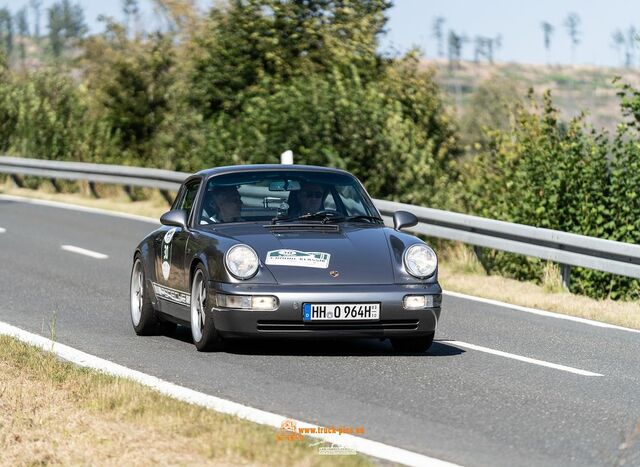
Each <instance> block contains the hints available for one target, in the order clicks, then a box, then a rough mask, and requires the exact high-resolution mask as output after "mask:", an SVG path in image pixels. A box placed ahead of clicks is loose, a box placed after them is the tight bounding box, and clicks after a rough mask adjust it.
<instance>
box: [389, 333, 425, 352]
mask: <svg viewBox="0 0 640 467" xmlns="http://www.w3.org/2000/svg"><path fill="white" fill-rule="evenodd" d="M434 336H435V332H432V333H431V334H429V335H427V336H423V337H392V338H391V345H392V346H393V349H394V350H395V351H397V352H402V353H423V352H426V351H427V350H429V347H431V344H433V337H434Z"/></svg>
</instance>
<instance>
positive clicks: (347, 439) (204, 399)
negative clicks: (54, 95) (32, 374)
mask: <svg viewBox="0 0 640 467" xmlns="http://www.w3.org/2000/svg"><path fill="white" fill-rule="evenodd" d="M0 334H4V335H7V336H11V337H14V338H16V339H18V340H20V341H22V342H25V343H27V344H30V345H33V346H35V347H38V348H40V349H43V350H45V351H48V352H52V353H53V354H55V355H57V356H58V357H60V358H62V359H64V360H67V361H69V362H72V363H75V364H76V365H79V366H82V367H86V368H92V369H94V370H98V371H101V372H103V373H106V374H109V375H113V376H117V377H121V378H128V379H131V380H133V381H136V382H138V383H140V384H143V385H145V386H148V387H150V388H152V389H154V390H156V391H158V392H159V393H161V394H164V395H167V396H170V397H173V398H174V399H178V400H181V401H184V402H188V403H190V404H194V405H199V406H202V407H206V408H209V409H212V410H215V411H216V412H220V413H224V414H229V415H235V416H236V417H238V418H242V419H245V420H249V421H252V422H255V423H260V424H261V425H268V426H271V427H273V428H280V426H281V425H282V422H284V421H285V420H293V421H294V422H295V423H296V426H297V427H298V428H318V425H313V424H311V423H306V422H303V421H300V420H294V419H291V418H289V417H285V416H283V415H278V414H275V413H271V412H266V411H264V410H260V409H255V408H253V407H249V406H246V405H242V404H239V403H237V402H233V401H230V400H226V399H222V398H220V397H215V396H211V395H209V394H205V393H202V392H198V391H194V390H193V389H189V388H186V387H184V386H179V385H177V384H174V383H170V382H169V381H165V380H162V379H160V378H156V377H155V376H151V375H148V374H146V373H142V372H140V371H137V370H132V369H131V368H127V367H125V366H122V365H118V364H117V363H113V362H110V361H109V360H105V359H102V358H100V357H96V356H95V355H91V354H88V353H85V352H82V351H80V350H77V349H74V348H73V347H69V346H67V345H64V344H60V343H58V342H54V341H52V340H51V339H47V338H46V337H42V336H39V335H38V334H33V333H31V332H28V331H25V330H23V329H20V328H17V327H15V326H12V325H10V324H8V323H3V322H0ZM274 436H275V435H274ZM305 436H310V437H312V438H317V439H322V440H324V441H326V442H328V443H334V444H336V445H338V446H343V447H345V448H349V449H353V450H356V451H358V452H360V453H362V454H366V455H369V456H372V457H377V458H379V459H384V460H388V461H390V462H397V463H400V464H405V465H409V466H426V467H458V466H457V464H452V463H449V462H446V461H442V460H440V459H435V458H433V457H429V456H425V455H423V454H418V453H416V452H412V451H407V450H406V449H401V448H397V447H394V446H390V445H388V444H383V443H379V442H377V441H372V440H370V439H366V438H361V437H359V436H354V435H348V434H342V435H340V434H329V433H323V434H305Z"/></svg>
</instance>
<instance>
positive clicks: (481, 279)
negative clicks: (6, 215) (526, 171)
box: [0, 182, 640, 329]
mask: <svg viewBox="0 0 640 467" xmlns="http://www.w3.org/2000/svg"><path fill="white" fill-rule="evenodd" d="M110 189H111V192H109V191H106V193H105V194H106V195H108V196H109V198H106V199H95V198H91V197H90V196H88V195H83V194H81V193H74V194H58V193H53V192H51V191H52V189H50V190H49V191H48V192H47V190H46V185H45V190H44V191H43V190H29V189H24V188H15V187H14V186H12V185H11V184H10V183H9V182H6V183H4V184H0V193H7V194H13V195H19V196H25V197H30V198H39V199H48V200H53V201H60V202H65V203H72V204H80V205H83V206H90V207H97V208H102V209H108V210H113V211H119V212H127V213H132V214H139V215H144V216H150V217H155V218H159V217H160V215H161V214H162V213H164V212H165V211H166V210H167V209H168V204H167V203H166V201H164V200H163V199H162V197H161V196H160V195H159V194H158V193H155V194H154V193H150V195H149V199H148V200H146V201H135V202H134V201H130V200H129V199H128V198H127V196H126V194H125V193H124V192H123V191H122V190H120V191H117V190H116V188H115V187H111V188H110ZM102 190H108V188H102ZM438 253H439V256H440V259H441V262H440V282H441V284H442V286H443V288H444V289H447V290H451V291H455V292H460V293H465V294H469V295H475V296H478V297H483V298H489V299H493V300H500V301H503V302H507V303H511V304H514V305H521V306H525V307H531V308H541V309H543V310H548V311H554V312H557V313H563V314H566V315H571V316H578V317H581V318H587V319H592V320H596V321H602V322H605V323H609V324H615V325H618V326H625V327H630V328H634V329H640V303H638V302H621V301H615V300H595V299H592V298H589V297H585V296H582V295H575V294H571V293H569V292H567V291H565V290H564V289H563V287H562V282H561V280H560V273H559V271H558V270H557V268H556V267H553V266H551V265H550V267H549V268H548V269H547V270H546V271H545V278H544V281H543V284H542V285H537V284H534V283H531V282H520V281H517V280H514V279H509V278H506V277H503V276H499V275H493V276H487V275H486V274H485V273H484V271H483V269H482V266H481V265H480V264H479V263H478V261H477V260H476V258H475V255H474V254H473V252H472V251H471V249H470V248H468V247H465V246H464V245H461V244H458V245H457V246H455V247H453V248H450V249H447V250H445V251H439V252H438Z"/></svg>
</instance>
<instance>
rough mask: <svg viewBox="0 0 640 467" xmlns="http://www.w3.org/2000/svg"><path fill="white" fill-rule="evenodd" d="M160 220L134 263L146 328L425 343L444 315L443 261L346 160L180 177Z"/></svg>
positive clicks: (213, 342) (213, 341) (134, 293)
mask: <svg viewBox="0 0 640 467" xmlns="http://www.w3.org/2000/svg"><path fill="white" fill-rule="evenodd" d="M160 222H161V223H162V226H161V227H160V228H158V229H157V230H155V231H154V232H152V233H150V234H149V235H148V236H147V237H146V238H144V239H143V240H142V242H140V244H139V245H138V246H137V248H136V249H135V253H134V256H133V269H132V273H131V292H130V298H131V321H132V323H133V328H134V330H135V332H136V333H137V334H140V335H142V334H151V333H155V332H157V331H158V330H159V329H162V328H163V327H167V326H175V324H182V325H186V326H190V327H191V333H192V336H193V342H194V344H195V346H196V348H197V349H198V350H215V349H220V348H221V347H222V345H223V343H224V341H225V340H227V339H230V338H237V337H271V338H301V339H315V338H378V339H384V338H389V339H390V340H391V343H392V345H393V347H394V349H396V350H397V351H400V352H424V351H426V350H427V349H428V348H429V347H430V346H431V344H432V342H433V337H434V333H435V330H436V326H437V323H438V319H439V318H440V303H441V293H442V289H441V288H440V285H439V284H438V260H437V257H436V254H435V252H434V251H433V250H432V249H431V248H430V247H429V246H428V245H426V244H425V243H424V242H423V241H422V240H420V239H419V238H416V237H414V236H412V235H409V234H406V233H403V232H401V231H400V230H401V229H402V228H403V227H411V226H413V225H415V224H416V223H417V219H416V217H415V216H414V215H413V214H411V213H409V212H406V211H398V212H396V213H395V214H394V216H393V222H394V228H390V227H386V226H385V225H384V223H383V220H382V218H381V217H380V213H379V212H378V210H377V209H376V207H375V206H374V204H373V202H372V201H371V198H370V197H369V195H368V194H367V192H366V190H365V189H364V187H363V186H362V184H361V183H360V182H359V181H358V180H357V179H356V178H355V177H354V176H353V175H351V174H349V173H348V172H345V171H343V170H338V169H329V168H324V167H312V166H303V165H246V166H233V167H219V168H215V169H209V170H203V171H201V172H198V173H196V174H194V175H191V176H189V177H188V178H187V179H186V181H185V182H184V183H183V184H182V186H181V188H180V190H179V192H178V194H177V196H176V199H175V201H174V203H173V205H172V207H171V210H170V211H169V212H167V213H165V214H164V215H163V216H162V217H161V218H160Z"/></svg>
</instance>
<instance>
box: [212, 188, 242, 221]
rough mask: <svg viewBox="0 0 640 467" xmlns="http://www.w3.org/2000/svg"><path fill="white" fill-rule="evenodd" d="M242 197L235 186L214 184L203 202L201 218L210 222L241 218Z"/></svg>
mask: <svg viewBox="0 0 640 467" xmlns="http://www.w3.org/2000/svg"><path fill="white" fill-rule="evenodd" d="M241 209H242V199H241V198H240V193H238V188H237V187H235V186H214V187H213V189H212V190H211V191H210V192H209V193H208V194H207V197H206V198H205V202H204V212H203V220H207V221H209V222H212V223H220V222H237V221H238V220H241V214H240V213H241Z"/></svg>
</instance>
